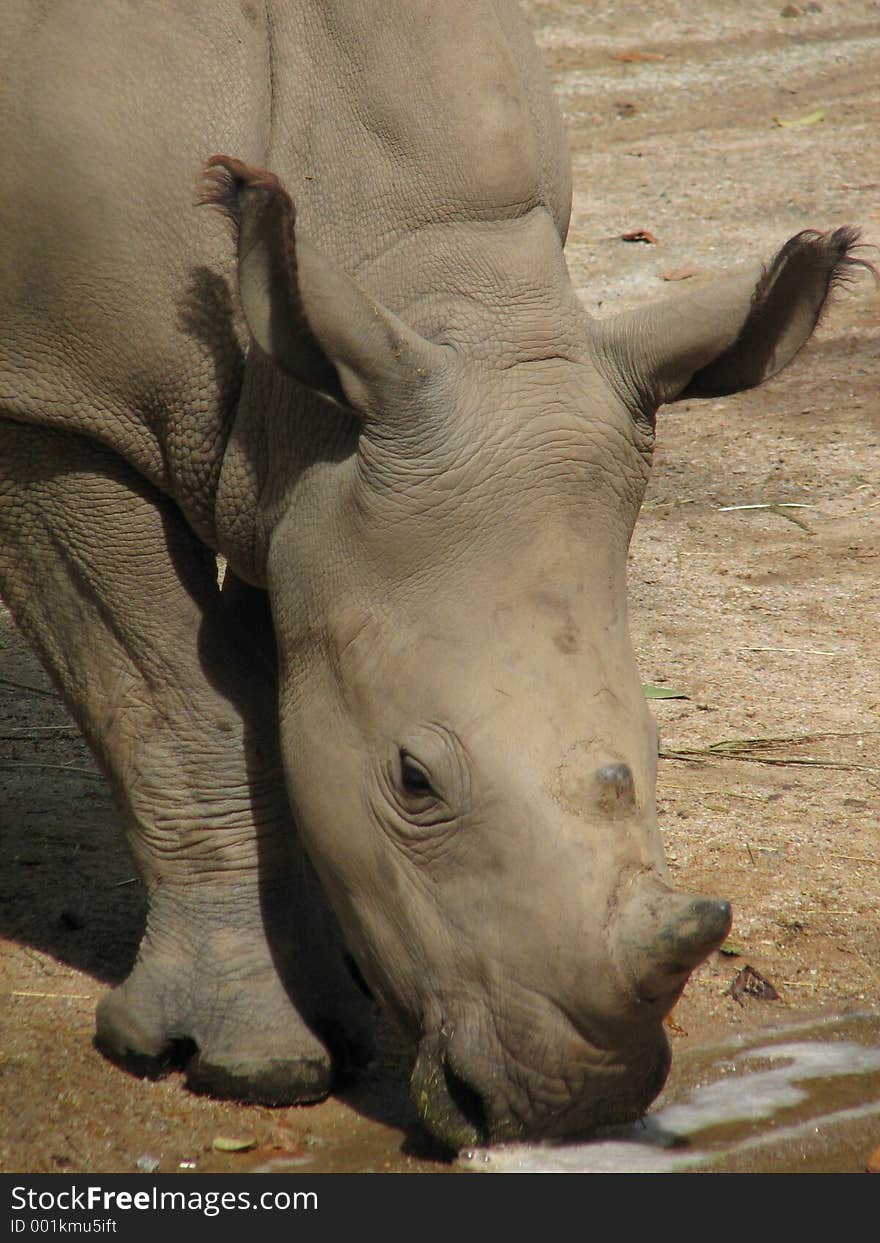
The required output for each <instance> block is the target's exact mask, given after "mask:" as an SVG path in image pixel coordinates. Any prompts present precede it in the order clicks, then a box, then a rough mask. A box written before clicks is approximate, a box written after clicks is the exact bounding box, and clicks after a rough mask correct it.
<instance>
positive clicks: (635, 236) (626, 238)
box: [620, 229, 657, 246]
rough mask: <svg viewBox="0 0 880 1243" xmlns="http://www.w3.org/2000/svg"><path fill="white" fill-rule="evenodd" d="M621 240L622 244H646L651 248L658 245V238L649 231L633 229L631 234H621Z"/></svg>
mask: <svg viewBox="0 0 880 1243" xmlns="http://www.w3.org/2000/svg"><path fill="white" fill-rule="evenodd" d="M620 240H621V241H622V242H646V243H647V245H649V246H656V245H657V239H656V237H655V236H654V234H653V233H649V232H648V230H647V229H633V230H632V232H631V233H621V235H620Z"/></svg>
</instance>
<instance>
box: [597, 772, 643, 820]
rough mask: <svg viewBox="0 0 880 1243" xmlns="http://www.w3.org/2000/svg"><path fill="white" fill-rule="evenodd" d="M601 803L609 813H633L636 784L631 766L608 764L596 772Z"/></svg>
mask: <svg viewBox="0 0 880 1243" xmlns="http://www.w3.org/2000/svg"><path fill="white" fill-rule="evenodd" d="M596 785H597V787H598V791H599V802H600V804H601V805H602V807H603V808H604V809H605V810H606V811H608V812H631V811H634V810H635V806H636V783H635V779H634V777H633V773H632V769H631V768H630V766H629V764H623V763H620V764H606V765H605V766H604V768H600V769H598V770H597V772H596Z"/></svg>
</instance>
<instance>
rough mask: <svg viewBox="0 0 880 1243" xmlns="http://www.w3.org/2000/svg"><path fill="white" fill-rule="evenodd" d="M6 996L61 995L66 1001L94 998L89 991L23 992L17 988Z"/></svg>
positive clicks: (92, 999) (54, 996) (53, 996)
mask: <svg viewBox="0 0 880 1243" xmlns="http://www.w3.org/2000/svg"><path fill="white" fill-rule="evenodd" d="M7 996H9V997H46V998H48V997H51V998H56V997H63V998H64V999H65V1000H68V1001H94V998H93V997H92V994H91V993H25V992H22V991H21V990H19V989H16V990H14V991H13V992H11V993H8V994H7Z"/></svg>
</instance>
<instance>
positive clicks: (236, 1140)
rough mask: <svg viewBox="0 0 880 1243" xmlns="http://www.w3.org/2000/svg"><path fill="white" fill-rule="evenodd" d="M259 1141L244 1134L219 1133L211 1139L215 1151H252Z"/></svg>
mask: <svg viewBox="0 0 880 1243" xmlns="http://www.w3.org/2000/svg"><path fill="white" fill-rule="evenodd" d="M256 1146H257V1141H256V1140H255V1139H249V1138H247V1137H244V1136H237V1137H236V1136H230V1135H217V1136H215V1137H214V1139H213V1140H212V1141H211V1147H212V1148H213V1149H214V1151H215V1152H250V1150H251V1149H252V1148H256Z"/></svg>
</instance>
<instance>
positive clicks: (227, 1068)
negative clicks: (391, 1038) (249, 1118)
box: [95, 964, 334, 1105]
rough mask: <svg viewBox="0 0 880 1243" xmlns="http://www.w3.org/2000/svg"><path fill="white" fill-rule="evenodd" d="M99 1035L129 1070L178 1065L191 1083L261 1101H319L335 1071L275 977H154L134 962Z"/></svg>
mask: <svg viewBox="0 0 880 1243" xmlns="http://www.w3.org/2000/svg"><path fill="white" fill-rule="evenodd" d="M160 979H161V982H160ZM95 1043H96V1045H97V1047H98V1048H99V1049H100V1051H101V1052H102V1053H103V1054H105V1056H107V1057H108V1058H109V1059H110V1060H111V1061H113V1062H115V1063H117V1064H118V1065H121V1066H123V1067H124V1068H125V1069H126V1070H130V1071H132V1072H133V1073H135V1074H138V1075H143V1076H147V1077H150V1078H160V1077H162V1076H163V1075H165V1074H167V1073H168V1072H169V1071H171V1070H176V1069H183V1070H185V1074H186V1084H187V1086H188V1087H189V1088H191V1089H192V1090H193V1091H196V1092H203V1093H208V1094H210V1095H211V1096H216V1097H220V1098H225V1099H232V1100H241V1101H250V1102H255V1103H261V1104H265V1105H290V1104H297V1103H300V1102H308V1101H316V1100H321V1099H322V1098H323V1097H324V1096H326V1095H327V1093H328V1092H329V1090H330V1086H331V1083H332V1080H333V1073H334V1063H333V1058H332V1056H331V1054H330V1051H329V1050H328V1048H327V1046H326V1045H325V1043H324V1042H323V1040H321V1039H319V1037H318V1036H316V1035H315V1033H314V1032H312V1031H311V1030H310V1028H309V1027H308V1026H307V1024H306V1023H305V1022H304V1021H303V1019H302V1018H301V1017H300V1015H299V1013H298V1011H297V1010H296V1009H295V1008H294V1006H293V1004H292V1002H291V1000H290V998H289V997H288V996H287V993H286V991H285V989H284V987H283V985H282V984H281V982H280V980H278V978H277V977H275V978H274V979H271V978H270V979H267V980H263V981H256V980H254V979H250V980H243V981H241V982H240V984H239V985H238V986H237V987H236V986H235V984H233V983H231V982H230V981H228V980H224V981H222V982H218V981H217V980H216V979H215V980H213V981H212V980H209V979H206V978H205V979H200V980H193V979H192V978H186V976H185V975H183V976H182V975H180V974H179V973H178V974H177V975H172V974H171V973H169V972H167V970H166V972H165V976H164V978H161V977H160V978H157V977H156V976H154V975H153V974H152V972H150V971H149V970H145V969H144V967H143V964H138V966H137V967H136V968H135V970H134V971H133V972H132V974H131V975H130V976H129V978H128V979H127V980H126V981H125V982H124V983H123V984H121V985H120V986H119V987H118V988H115V989H114V990H113V992H112V993H110V994H108V995H107V996H106V997H104V998H103V999H102V1001H101V1002H100V1003H99V1005H98V1012H97V1030H96V1034H95Z"/></svg>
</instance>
